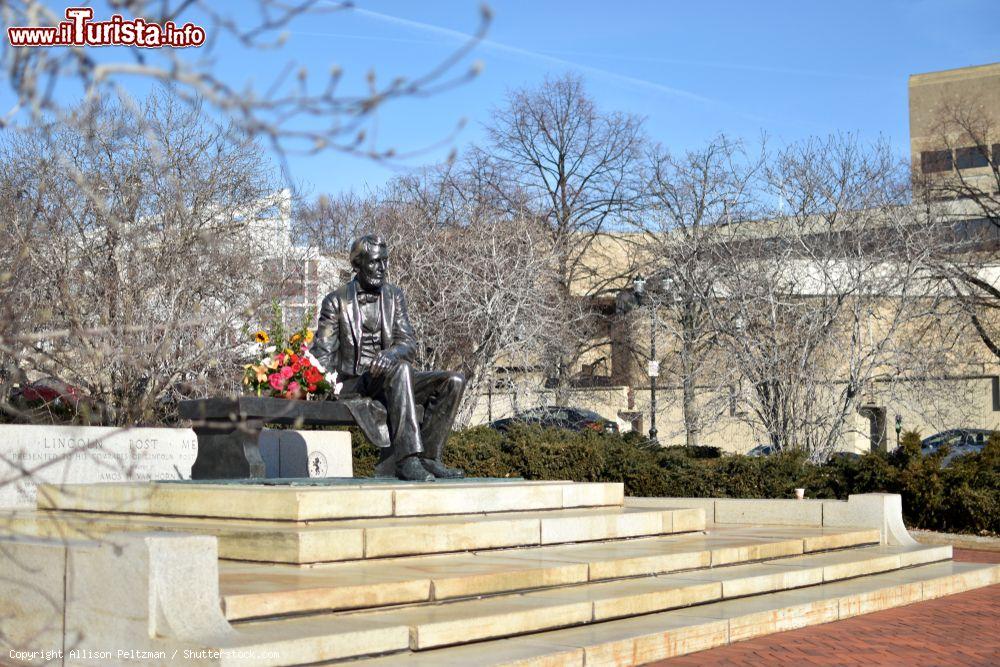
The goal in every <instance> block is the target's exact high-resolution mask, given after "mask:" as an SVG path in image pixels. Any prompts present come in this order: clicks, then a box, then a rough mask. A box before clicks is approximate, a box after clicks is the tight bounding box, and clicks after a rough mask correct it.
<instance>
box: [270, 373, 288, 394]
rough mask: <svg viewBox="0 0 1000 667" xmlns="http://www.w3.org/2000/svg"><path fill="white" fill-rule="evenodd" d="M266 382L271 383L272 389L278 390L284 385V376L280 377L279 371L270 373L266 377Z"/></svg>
mask: <svg viewBox="0 0 1000 667" xmlns="http://www.w3.org/2000/svg"><path fill="white" fill-rule="evenodd" d="M267 382H268V384H270V385H271V388H272V389H275V390H278V391H280V390H281V389H283V388H284V386H285V378H283V377H281V374H280V373H271V374H270V375H269V376H268V378H267Z"/></svg>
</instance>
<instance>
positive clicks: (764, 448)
mask: <svg viewBox="0 0 1000 667" xmlns="http://www.w3.org/2000/svg"><path fill="white" fill-rule="evenodd" d="M777 453H778V448H777V447H775V446H774V445H757V446H756V447H754V448H753V449H751V450H750V451H749V452H747V456H770V455H771V454H777Z"/></svg>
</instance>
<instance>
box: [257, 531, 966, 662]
mask: <svg viewBox="0 0 1000 667" xmlns="http://www.w3.org/2000/svg"><path fill="white" fill-rule="evenodd" d="M950 557H951V550H950V548H949V547H925V546H916V547H913V546H906V547H888V546H875V547H862V548H858V549H851V550H848V551H844V552H839V553H819V554H809V555H805V556H799V557H796V558H789V559H785V560H782V561H779V562H770V563H755V564H749V565H740V566H734V567H721V568H712V569H709V570H695V571H691V572H681V573H675V574H666V575H658V576H647V577H637V578H631V579H620V580H614V581H609V582H598V583H586V584H578V585H570V586H564V587H557V588H549V589H544V590H539V591H533V592H528V593H523V594H515V595H497V596H493V597H487V598H481V599H474V600H460V601H455V602H445V603H441V604H417V605H413V606H409V607H401V608H394V609H385V610H377V611H367V612H349V613H334V614H322V615H316V616H312V617H310V618H311V620H312V621H315V622H321V619H324V618H325V619H327V622H328V624H329V627H331V628H333V627H337V624H338V623H339V622H340V621H341V620H349V621H352V622H353V621H364V620H370V621H372V622H375V623H377V624H379V625H385V626H392V627H395V626H400V625H403V626H407V627H408V628H409V637H410V649H411V650H414V651H419V650H427V649H432V648H438V647H443V646H448V645H453V644H462V643H469V642H474V641H483V640H488V639H495V638H499V637H508V636H513V635H522V634H527V633H536V632H540V631H543V630H549V629H553V628H561V627H567V626H580V625H587V624H591V623H600V622H603V621H610V620H613V619H617V618H625V617H631V616H638V615H643V614H651V613H655V612H661V611H666V610H671V609H678V608H682V607H691V606H692V605H704V604H706V603H711V602H717V601H720V600H726V599H728V598H733V597H742V596H746V595H759V594H764V593H773V592H774V591H781V590H786V589H791V588H798V587H803V586H816V585H822V584H825V583H828V582H829V581H833V580H834V579H827V576H829V577H836V578H844V577H851V576H855V574H854V573H865V572H869V571H873V570H890V569H898V568H900V567H903V566H904V564H905V566H913V565H918V564H922V563H927V562H930V561H934V560H942V559H947V558H950ZM847 563H853V564H854V568H853V569H852V568H850V567H846V566H845V564H847ZM871 563H874V565H871ZM751 600H757V598H751ZM741 603H746V601H741ZM296 622H298V620H297V619H294V618H285V619H279V620H270V621H259V622H255V621H248V622H244V623H241V624H239V626H238V627H239V628H241V629H243V628H245V627H250V628H264V629H267V628H275V627H278V626H280V625H281V624H283V623H290V624H292V626H290V627H293V626H294V623H296ZM386 650H390V649H386Z"/></svg>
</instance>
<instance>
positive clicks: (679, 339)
mask: <svg viewBox="0 0 1000 667" xmlns="http://www.w3.org/2000/svg"><path fill="white" fill-rule="evenodd" d="M760 166H761V165H760V159H759V158H758V159H753V158H749V157H748V156H747V155H746V154H745V152H744V151H743V148H742V146H741V145H739V144H737V143H733V142H731V141H729V140H728V139H726V138H725V137H718V138H716V139H715V140H713V141H712V142H711V143H709V145H708V146H707V147H705V148H704V149H702V150H698V151H689V152H687V153H685V154H684V155H681V156H674V155H671V154H670V153H669V152H667V151H665V150H663V149H662V148H660V147H655V148H654V149H653V150H651V151H650V152H649V155H648V165H647V185H646V187H647V193H646V199H645V201H644V206H643V207H642V208H641V209H640V211H639V212H638V213H637V214H636V215H635V217H634V218H633V220H632V224H633V225H634V226H635V227H636V229H637V230H638V231H639V232H640V234H641V236H642V238H643V242H642V244H641V246H642V253H643V254H642V257H643V260H642V264H643V266H644V267H645V271H646V272H647V274H648V275H649V276H651V280H650V285H651V287H650V288H647V289H648V291H649V292H650V296H651V298H654V299H656V300H657V301H658V304H657V305H658V312H657V318H656V323H657V324H658V325H659V326H658V327H657V329H658V331H657V332H655V333H654V335H657V334H660V333H661V332H663V333H666V334H667V341H665V342H666V344H665V345H663V347H662V348H661V349H663V350H664V351H665V352H666V354H667V361H668V363H666V364H665V367H664V371H665V373H664V374H665V375H666V376H667V377H678V378H680V381H681V386H682V392H681V400H682V411H683V416H684V424H683V425H684V431H685V437H686V443H687V444H688V445H689V446H697V445H698V443H699V434H700V433H701V431H702V430H703V429H704V428H705V426H706V425H708V424H711V423H713V422H715V421H716V420H717V419H718V417H719V414H720V412H721V410H720V408H721V406H722V405H728V403H729V400H728V397H727V396H725V393H726V392H724V391H722V389H723V388H724V387H725V386H728V383H730V382H732V378H731V377H728V374H727V373H724V372H722V370H723V365H722V364H719V363H718V361H719V355H718V354H717V352H718V350H717V347H718V340H717V338H718V333H719V332H718V329H717V327H716V326H715V323H714V322H713V319H712V314H711V311H712V303H713V301H715V300H717V299H718V298H719V286H718V281H719V277H720V272H719V270H718V267H717V265H716V264H717V254H718V247H719V246H720V245H724V244H725V243H726V242H727V241H728V240H729V238H730V236H731V230H732V229H733V227H732V223H734V222H739V221H741V220H745V219H749V218H750V217H751V210H752V208H753V203H754V199H753V196H754V194H755V193H754V190H753V185H754V178H755V176H756V175H757V172H758V170H759V169H760ZM650 326H653V323H650ZM701 385H707V386H703V387H702V391H699V386H701ZM699 393H700V394H701V396H699ZM720 397H722V398H721V400H720ZM712 399H714V400H712ZM703 404H704V405H703ZM703 408H704V409H705V411H704V412H703Z"/></svg>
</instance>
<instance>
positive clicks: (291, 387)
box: [288, 380, 302, 394]
mask: <svg viewBox="0 0 1000 667" xmlns="http://www.w3.org/2000/svg"><path fill="white" fill-rule="evenodd" d="M301 388H302V385H300V384H299V383H298V382H295V381H294V380H292V381H291V382H289V383H288V393H289V394H294V393H295V392H297V391H298V390H299V389H301Z"/></svg>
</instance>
